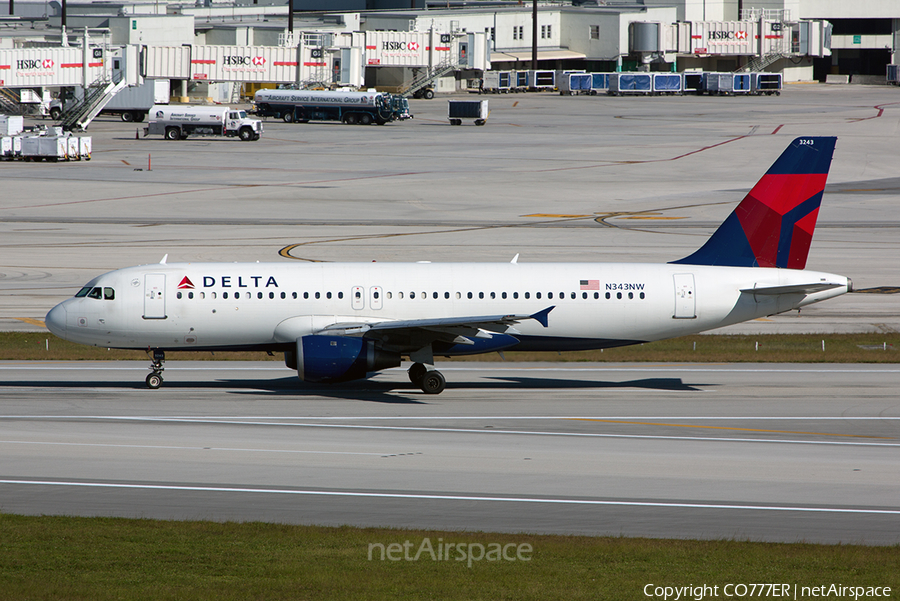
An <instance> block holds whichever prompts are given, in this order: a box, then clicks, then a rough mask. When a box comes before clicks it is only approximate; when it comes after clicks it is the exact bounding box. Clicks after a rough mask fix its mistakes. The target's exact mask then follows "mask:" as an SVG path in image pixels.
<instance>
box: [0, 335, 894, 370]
mask: <svg viewBox="0 0 900 601" xmlns="http://www.w3.org/2000/svg"><path fill="white" fill-rule="evenodd" d="M823 341H824V348H825V350H824V351H823V350H822V344H823ZM897 349H900V334H829V335H820V334H766V335H759V336H746V335H740V336H739V335H720V334H714V335H710V334H701V335H696V336H684V337H682V338H673V339H671V340H660V341H659V342H649V343H647V344H639V345H634V346H625V347H620V348H613V349H606V350H603V351H599V350H598V351H576V352H565V353H530V352H516V351H509V352H506V353H504V356H503V357H500V355H499V354H497V353H488V354H485V355H473V356H470V357H460V358H457V359H455V360H459V361H504V360H505V361H607V362H618V361H651V362H676V363H690V362H694V363H717V362H724V363H897V362H900V353H898V352H897ZM146 358H147V355H146V353H144V352H141V351H121V350H114V349H113V350H109V349H105V348H97V347H91V346H83V345H80V344H75V343H72V342H67V341H65V340H62V339H60V338H57V337H56V336H54V335H52V334H50V333H49V332H46V333H42V332H0V360H4V361H40V360H51V361H78V360H89V361H100V360H138V361H142V360H144V359H146ZM166 358H167V359H168V360H172V361H177V360H189V361H203V360H214V361H230V360H235V361H260V360H271V361H282V357H281V355H280V354H276V355H275V356H274V357H269V356H267V355H266V354H265V353H250V352H240V353H234V352H217V353H210V352H169V353H166Z"/></svg>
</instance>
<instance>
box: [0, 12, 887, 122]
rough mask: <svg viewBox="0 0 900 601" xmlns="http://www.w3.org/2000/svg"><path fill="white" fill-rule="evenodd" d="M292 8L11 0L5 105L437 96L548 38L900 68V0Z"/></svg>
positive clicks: (870, 75)
mask: <svg viewBox="0 0 900 601" xmlns="http://www.w3.org/2000/svg"><path fill="white" fill-rule="evenodd" d="M290 6H291V7H293V11H290V10H289V3H288V2H287V1H286V0H235V1H229V2H224V1H219V0H197V1H196V2H172V1H166V0H132V1H121V0H110V1H100V2H86V1H65V2H63V1H62V0H51V1H49V2H48V1H45V0H41V1H32V0H0V112H4V111H6V112H11V105H12V104H16V103H22V102H28V101H30V102H32V103H40V104H42V105H46V103H47V97H48V95H53V94H54V93H55V90H57V89H58V88H61V87H65V86H78V85H81V86H82V87H85V88H86V87H88V86H89V85H91V84H94V83H95V82H96V81H97V80H100V79H103V78H113V77H114V74H113V72H114V71H115V72H116V73H118V74H119V75H118V77H119V78H120V79H122V78H124V79H125V80H126V83H125V85H137V84H138V83H140V82H141V81H142V80H143V79H144V78H147V79H168V80H170V81H171V94H172V96H173V97H174V98H175V99H176V100H182V101H190V100H212V101H215V102H236V101H238V100H240V99H241V97H247V96H250V95H252V93H253V92H254V91H255V90H256V89H258V88H259V87H262V86H270V87H271V86H275V85H292V86H298V87H316V86H318V87H339V86H346V87H352V88H377V89H381V90H385V91H392V92H399V93H404V94H424V95H426V96H429V95H431V94H433V93H434V92H453V91H459V90H464V89H471V88H473V87H474V86H477V85H478V84H477V82H478V81H479V78H480V77H482V75H483V73H484V72H485V71H487V70H491V69H493V70H512V71H515V70H520V69H530V68H532V50H533V46H535V47H536V59H537V63H538V64H537V68H538V69H546V70H581V71H589V72H590V71H606V72H614V71H670V72H675V71H700V70H703V71H718V72H723V71H724V72H729V71H738V70H747V71H749V70H753V71H764V70H765V71H772V72H778V73H781V74H782V75H783V78H784V81H785V82H791V81H816V80H818V81H826V80H828V79H829V78H831V80H833V81H850V82H854V83H880V82H884V80H885V73H886V68H887V66H888V65H890V64H896V63H897V62H900V57H898V46H900V3H898V2H896V0H858V1H857V2H853V3H849V2H845V1H844V0H703V1H702V2H696V1H688V0H622V1H616V0H566V1H542V2H537V6H536V9H535V8H534V6H533V3H532V2H529V1H524V2H520V1H515V0H495V1H478V0H467V1H462V0H292V1H291V3H290ZM289 12H291V13H292V14H289ZM535 14H536V19H535V18H534V16H533V15H535ZM85 40H87V41H86V42H85ZM78 48H81V49H82V50H81V51H80V55H77V53H78V52H79V51H78V50H76V49H78ZM73 53H74V54H73ZM88 54H90V56H88ZM79 56H80V59H79ZM23 61H25V62H23ZM29 61H30V62H29ZM34 61H38V62H34ZM20 67H26V68H24V69H23V68H20ZM66 69H69V71H68V72H67V73H64V71H66ZM76 72H77V73H76ZM413 88H415V89H413Z"/></svg>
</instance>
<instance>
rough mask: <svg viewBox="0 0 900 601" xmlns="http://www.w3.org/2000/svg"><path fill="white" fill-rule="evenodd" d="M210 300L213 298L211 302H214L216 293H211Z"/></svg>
mask: <svg viewBox="0 0 900 601" xmlns="http://www.w3.org/2000/svg"><path fill="white" fill-rule="evenodd" d="M212 298H213V300H215V298H216V293H215V292H213V293H212Z"/></svg>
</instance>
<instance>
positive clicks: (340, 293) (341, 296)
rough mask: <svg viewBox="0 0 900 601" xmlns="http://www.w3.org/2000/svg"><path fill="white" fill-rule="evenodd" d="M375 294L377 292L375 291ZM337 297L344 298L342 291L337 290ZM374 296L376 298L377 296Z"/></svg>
mask: <svg viewBox="0 0 900 601" xmlns="http://www.w3.org/2000/svg"><path fill="white" fill-rule="evenodd" d="M376 294H377V293H376ZM338 298H344V293H343V292H338ZM375 298H378V297H377V296H376V297H375Z"/></svg>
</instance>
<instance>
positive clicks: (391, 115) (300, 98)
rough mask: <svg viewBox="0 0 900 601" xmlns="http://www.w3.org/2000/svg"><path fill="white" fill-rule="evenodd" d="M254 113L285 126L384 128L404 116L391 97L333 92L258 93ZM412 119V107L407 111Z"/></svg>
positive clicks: (379, 93)
mask: <svg viewBox="0 0 900 601" xmlns="http://www.w3.org/2000/svg"><path fill="white" fill-rule="evenodd" d="M253 100H254V104H255V106H256V110H255V113H256V114H257V115H259V116H262V117H275V118H276V119H282V120H283V121H284V122H285V123H307V122H309V121H342V122H344V123H348V124H354V123H358V124H360V125H369V124H371V123H377V124H378V125H384V124H385V123H387V122H389V121H394V120H396V119H402V118H404V116H403V115H402V114H401V113H400V111H399V110H398V109H399V107H395V106H394V105H395V104H396V103H395V102H394V101H393V98H392V95H391V94H386V93H383V92H333V91H329V90H323V91H316V90H259V91H258V92H257V93H256V95H255V96H254V98H253ZM405 114H406V117H405V118H408V117H409V108H408V105H407V108H406V113H405Z"/></svg>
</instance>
